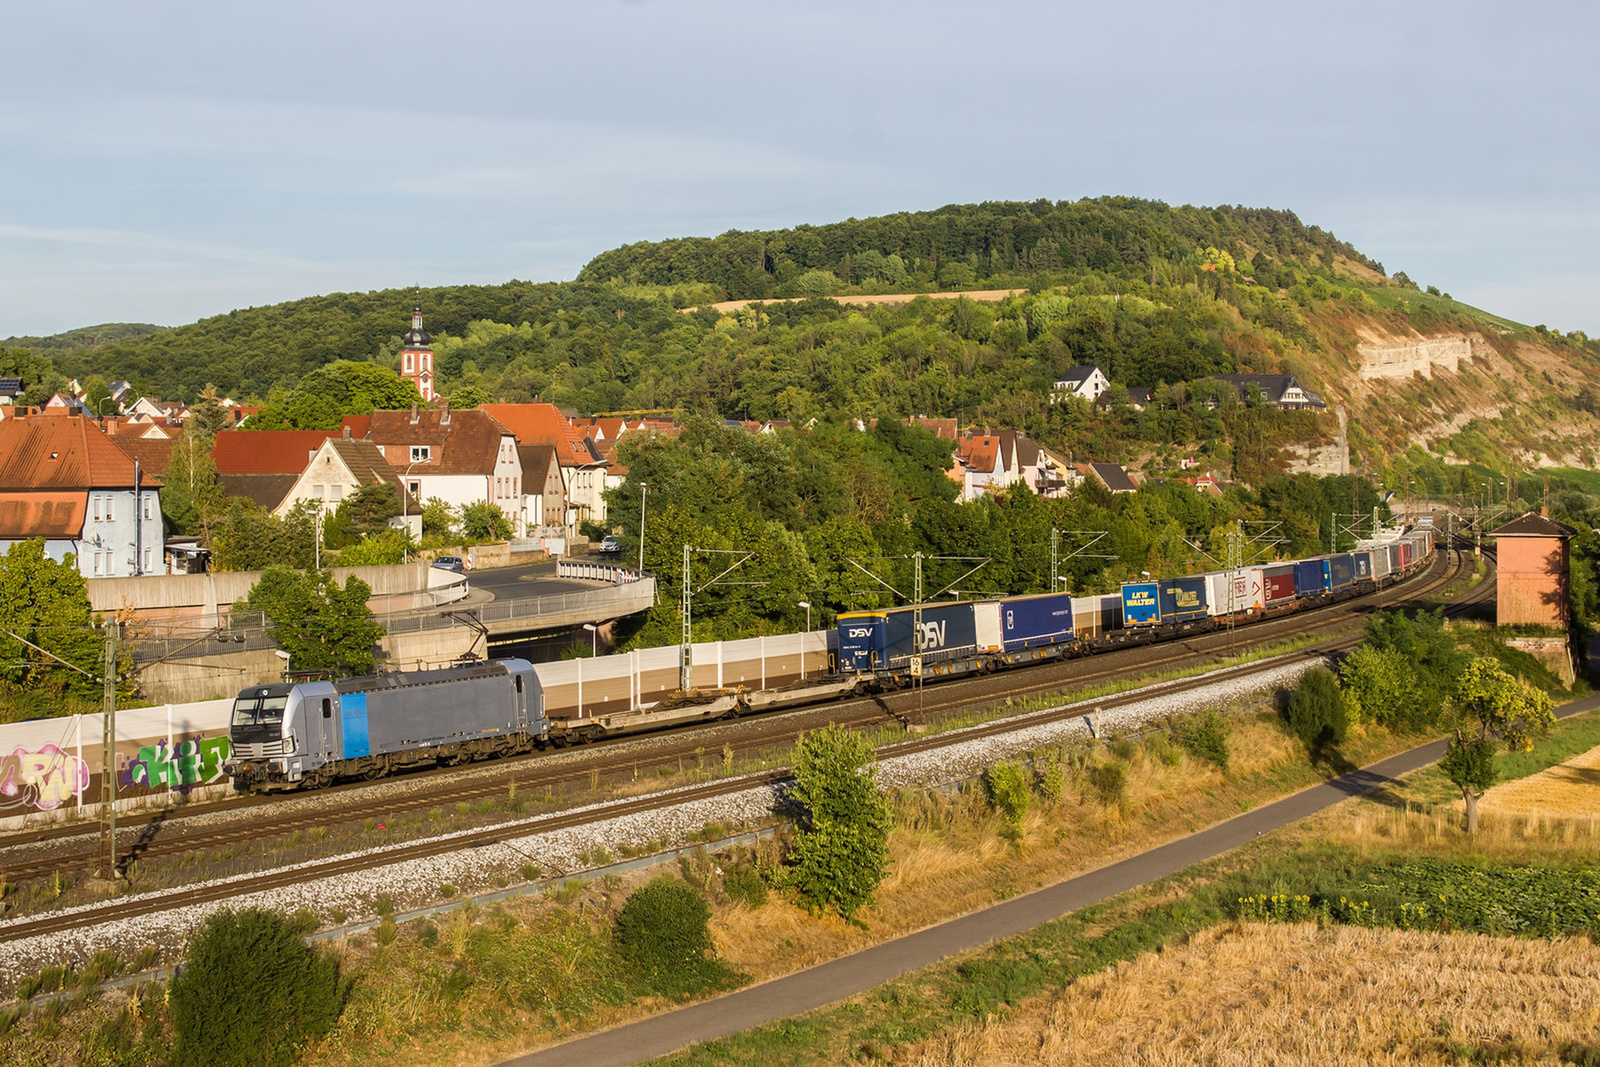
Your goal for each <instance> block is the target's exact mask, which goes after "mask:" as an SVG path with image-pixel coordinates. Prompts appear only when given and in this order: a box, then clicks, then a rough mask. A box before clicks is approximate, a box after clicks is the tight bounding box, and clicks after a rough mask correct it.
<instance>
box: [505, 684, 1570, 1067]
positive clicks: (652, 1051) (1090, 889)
mask: <svg viewBox="0 0 1600 1067" xmlns="http://www.w3.org/2000/svg"><path fill="white" fill-rule="evenodd" d="M1597 707H1600V695H1596V696H1591V697H1585V698H1583V699H1582V700H1575V701H1573V702H1572V703H1570V704H1566V705H1563V706H1562V707H1561V708H1559V709H1557V712H1556V714H1557V715H1558V716H1559V717H1561V718H1565V717H1567V716H1568V715H1576V714H1578V713H1579V712H1584V711H1590V710H1593V709H1595V708H1597ZM1443 753H1444V742H1443V741H1433V742H1430V743H1429V744H1426V745H1420V746H1418V747H1417V748H1413V749H1411V750H1410V751H1408V752H1402V753H1400V754H1399V755H1397V756H1390V757H1389V758H1388V759H1385V760H1380V761H1378V762H1377V763H1374V764H1372V765H1371V766H1369V767H1363V768H1361V769H1359V770H1355V771H1351V772H1349V773H1348V774H1343V775H1340V776H1339V777H1337V778H1333V779H1331V780H1329V781H1327V782H1324V783H1322V784H1321V785H1316V786H1312V787H1311V788H1310V789H1306V790H1302V791H1301V792H1299V793H1295V794H1294V795H1292V796H1288V797H1284V798H1283V799H1282V800H1279V801H1276V802H1274V803H1272V804H1267V805H1265V806H1263V807H1260V808H1257V809H1256V810H1254V811H1251V812H1246V813H1245V814H1243V815H1239V816H1236V817H1235V818H1232V819H1229V820H1228V821H1227V822H1223V823H1218V824H1217V825H1216V826H1213V827H1210V828H1209V829H1206V830H1201V831H1199V832H1198V833H1193V834H1190V835H1189V836H1187V837H1182V838H1179V839H1178V840H1176V841H1172V842H1169V843H1168V844H1165V845H1162V846H1160V847H1159V848H1154V849H1151V850H1150V851H1148V852H1141V853H1140V854H1139V855H1137V856H1130V857H1129V858H1127V859H1125V860H1122V861H1121V862H1119V863H1113V864H1111V865H1110V866H1109V867H1102V868H1101V869H1099V870H1097V871H1091V872H1090V873H1088V874H1084V875H1080V876H1078V877H1077V878H1073V879H1071V880H1070V881H1066V882H1062V883H1060V884H1058V885H1053V886H1050V887H1048V888H1045V889H1040V890H1037V891H1035V892H1033V893H1029V894H1027V895H1026V896H1021V897H1014V898H1012V899H1011V900H1007V901H1005V902H1003V903H1000V904H996V905H993V906H992V907H988V908H984V909H983V910H982V911H977V912H974V913H972V914H971V915H965V916H962V917H961V918H959V919H951V920H950V921H948V922H943V923H940V924H938V925H937V926H930V927H928V928H927V929H925V930H919V931H918V932H916V933H914V934H907V935H905V936H904V937H897V938H895V939H894V940H892V941H886V942H884V943H883V944H881V945H875V946H873V947H872V948H868V949H863V950H862V951H860V952H857V953H855V954H853V955H850V956H844V957H841V958H839V959H836V960H831V961H829V962H827V963H822V964H818V965H817V966H815V967H812V968H810V969H808V970H804V971H800V972H798V973H796V974H791V975H787V976H785V977H783V978H775V979H773V980H772V981H770V982H763V983H762V984H761V985H757V986H751V987H749V988H747V989H742V990H740V991H739V992H737V993H730V994H728V995H727V996H724V997H718V998H717V999H715V1000H708V1001H705V1002H704V1003H700V1004H694V1005H691V1006H689V1007H687V1008H679V1009H678V1010H677V1011H672V1012H667V1013H666V1014H664V1015H657V1016H653V1017H651V1018H648V1019H641V1020H639V1021H638V1022H634V1023H628V1024H625V1025H623V1026H619V1027H616V1028H615V1029H612V1030H605V1031H602V1032H600V1033H597V1034H592V1035H590V1036H588V1037H582V1038H578V1039H577V1040H575V1041H569V1042H567V1043H566V1044H563V1045H555V1046H553V1047H551V1048H548V1049H544V1050H542V1051H539V1052H533V1053H529V1054H528V1055H526V1056H519V1057H517V1058H516V1059H512V1060H506V1061H504V1062H503V1063H502V1064H501V1065H500V1067H621V1065H623V1064H630V1063H637V1062H639V1061H641V1060H648V1059H652V1058H654V1057H656V1056H664V1055H666V1054H667V1053H669V1052H674V1051H676V1050H678V1049H681V1048H684V1047H685V1046H688V1045H692V1044H695V1043H697V1042H701V1041H712V1040H715V1039H717V1038H719V1037H726V1036H728V1035H729V1034H735V1033H738V1032H739V1031H741V1030H748V1029H750V1028H751V1027H754V1026H761V1025H764V1024H766V1023H770V1022H775V1021H777V1020H778V1019H784V1018H788V1017H790V1016H794V1015H800V1014H803V1013H805V1012H808V1011H811V1010H813V1009H815V1008H820V1007H823V1006H825V1005H828V1004H832V1003H835V1002H836V1001H840V1000H843V999H845V998H847V997H852V996H854V995H856V994H857V993H860V992H863V991H865V990H868V989H872V988H873V987H875V986H879V985H882V984H883V983H884V982H887V981H889V980H890V979H892V978H897V977H899V976H900V975H902V974H906V973H908V972H910V971H916V970H920V969H922V968H923V967H927V966H930V965H931V964H934V963H938V962H939V961H940V960H942V959H945V958H947V957H949V956H953V955H956V954H957V953H960V952H965V951H967V950H969V949H974V948H979V947H981V946H983V945H987V944H989V943H990V942H993V941H998V940H1001V939H1002V938H1007V937H1012V936H1015V935H1016V934H1020V933H1023V932H1025V931H1027V930H1031V929H1033V928H1034V927H1036V926H1039V925H1041V924H1043V923H1047V922H1050V921H1051V920H1053V919H1059V918H1060V917H1061V916H1063V915H1065V914H1067V913H1068V912H1072V911H1076V910H1077V909H1079V908H1084V907H1087V906H1089V905H1090V904H1095V903H1098V902H1100V901H1102V900H1106V899H1108V898H1110V897H1114V896H1116V895H1117V894H1118V893H1124V892H1126V891H1128V890H1130V889H1135V888H1137V887H1139V886H1142V885H1145V884H1147V883H1149V882H1153V881H1156V880H1158V879H1161V878H1165V877H1166V876H1167V875H1169V874H1175V873H1176V872H1178V871H1181V870H1183V869H1184V868H1186V867H1192V866H1194V865H1195V864H1196V863H1202V862H1204V861H1206V860H1209V859H1213V858H1215V857H1217V856H1220V855H1222V854H1223V853H1224V852H1228V851H1230V850H1232V849H1235V848H1238V847H1239V846H1240V845H1242V844H1244V843H1245V842H1247V841H1251V840H1253V839H1255V838H1257V837H1260V836H1261V835H1262V834H1264V833H1267V832H1269V831H1271V830H1277V829H1279V828H1281V827H1284V826H1287V825H1289V824H1290V823H1292V822H1296V821H1298V820H1300V819H1303V818H1305V817H1306V816H1308V815H1313V814H1315V813H1316V812H1319V811H1321V810H1322V809H1324V808H1328V807H1331V806H1333V805H1334V804H1337V803H1339V802H1340V801H1341V800H1346V799H1348V798H1350V797H1354V796H1360V795H1362V794H1364V793H1369V792H1371V791H1372V790H1374V789H1377V788H1378V787H1380V786H1382V785H1386V784H1388V783H1390V782H1392V781H1393V780H1394V779H1396V778H1398V777H1399V776H1401V775H1404V774H1409V773H1411V772H1412V771H1415V770H1418V769H1420V768H1422V767H1426V766H1427V765H1428V764H1430V763H1433V762H1435V761H1436V760H1438V759H1439V757H1440V756H1441V755H1443Z"/></svg>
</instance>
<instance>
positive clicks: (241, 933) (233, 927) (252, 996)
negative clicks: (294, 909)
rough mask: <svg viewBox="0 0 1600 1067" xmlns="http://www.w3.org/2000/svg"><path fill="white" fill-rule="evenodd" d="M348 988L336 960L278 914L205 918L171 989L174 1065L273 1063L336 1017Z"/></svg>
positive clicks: (289, 1058) (290, 1057) (289, 1059)
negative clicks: (308, 941) (302, 935)
mask: <svg viewBox="0 0 1600 1067" xmlns="http://www.w3.org/2000/svg"><path fill="white" fill-rule="evenodd" d="M348 992H349V983H348V982H347V981H346V980H344V979H342V978H341V977H340V976H339V964H338V961H337V960H335V959H334V958H333V956H332V955H330V954H328V953H327V952H324V951H322V950H320V949H312V948H308V947H306V944H305V942H304V941H302V940H301V938H300V935H299V933H297V932H296V930H295V927H294V925H293V924H292V923H291V922H290V921H289V920H288V919H286V918H285V917H284V916H282V915H279V914H277V913H276V912H271V911H264V910H261V909H259V908H251V909H248V910H245V911H232V910H226V909H225V910H223V911H218V912H215V913H213V914H212V915H210V916H208V917H207V918H206V920H205V922H204V923H203V924H202V925H201V927H200V929H199V930H198V931H196V932H195V934H194V936H193V937H192V938H190V940H189V947H188V952H187V954H186V959H185V961H184V964H183V967H182V969H181V970H179V972H178V976H177V977H176V978H174V979H173V980H172V984H171V986H170V987H169V997H170V1001H171V1006H172V1025H173V1029H174V1030H175V1031H176V1034H177V1041H176V1043H175V1045H174V1048H173V1057H172V1060H173V1063H175V1064H180V1065H181V1064H191V1063H192V1064H202V1065H205V1067H232V1065H235V1064H237V1065H239V1067H247V1065H248V1067H263V1065H264V1067H276V1065H285V1067H286V1065H287V1064H290V1063H293V1062H294V1060H295V1058H296V1056H297V1055H298V1054H299V1050H300V1047H301V1046H302V1045H304V1044H305V1042H306V1041H307V1040H309V1039H310V1038H313V1037H317V1036H319V1035H321V1034H325V1033H327V1032H328V1031H329V1030H330V1029H332V1027H333V1024H334V1023H335V1022H336V1021H338V1018H339V1013H340V1011H341V1010H342V1009H343V1007H344V1002H345V997H346V995H347V994H348Z"/></svg>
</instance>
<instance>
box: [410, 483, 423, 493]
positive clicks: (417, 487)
mask: <svg viewBox="0 0 1600 1067" xmlns="http://www.w3.org/2000/svg"><path fill="white" fill-rule="evenodd" d="M406 490H407V491H408V492H409V493H410V494H411V495H412V496H420V495H421V493H422V483H421V482H410V483H408V484H407V486H406Z"/></svg>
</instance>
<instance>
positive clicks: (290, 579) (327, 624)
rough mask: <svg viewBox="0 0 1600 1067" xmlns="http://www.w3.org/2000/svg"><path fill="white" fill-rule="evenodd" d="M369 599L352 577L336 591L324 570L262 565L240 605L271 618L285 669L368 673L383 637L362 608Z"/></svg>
mask: <svg viewBox="0 0 1600 1067" xmlns="http://www.w3.org/2000/svg"><path fill="white" fill-rule="evenodd" d="M371 595H372V587H371V586H369V585H367V583H366V582H363V581H362V580H361V579H360V578H356V577H353V576H352V577H350V578H347V579H346V580H345V583H344V586H343V587H342V588H341V587H340V585H339V582H338V580H337V579H336V578H334V577H333V575H332V574H331V573H329V572H328V571H309V572H301V571H295V570H291V569H290V568H288V567H268V568H267V569H266V571H265V572H264V573H263V574H262V575H261V580H260V581H258V582H257V583H256V584H255V586H254V587H252V588H251V590H250V595H249V596H248V597H246V598H245V601H244V604H245V606H246V607H248V608H253V609H255V610H257V611H260V612H262V613H263V614H265V615H266V616H267V618H269V619H271V620H272V624H273V628H274V629H275V630H276V632H277V641H278V647H279V648H281V649H282V650H283V651H285V652H287V653H289V666H290V668H291V669H293V670H297V671H329V672H331V673H333V674H335V675H350V674H364V673H366V672H368V671H371V670H372V664H373V655H372V648H373V646H374V645H375V644H377V643H378V641H379V639H381V638H382V637H383V634H384V629H383V627H382V626H381V625H379V624H378V623H377V621H375V620H374V619H373V617H372V612H370V611H369V610H367V598H368V597H370V596H371Z"/></svg>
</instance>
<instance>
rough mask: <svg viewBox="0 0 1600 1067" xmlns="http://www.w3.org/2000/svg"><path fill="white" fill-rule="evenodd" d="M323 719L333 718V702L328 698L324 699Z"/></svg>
mask: <svg viewBox="0 0 1600 1067" xmlns="http://www.w3.org/2000/svg"><path fill="white" fill-rule="evenodd" d="M322 717H323V718H324V719H331V718H333V701H331V700H329V699H328V698H327V697H323V698H322Z"/></svg>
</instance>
